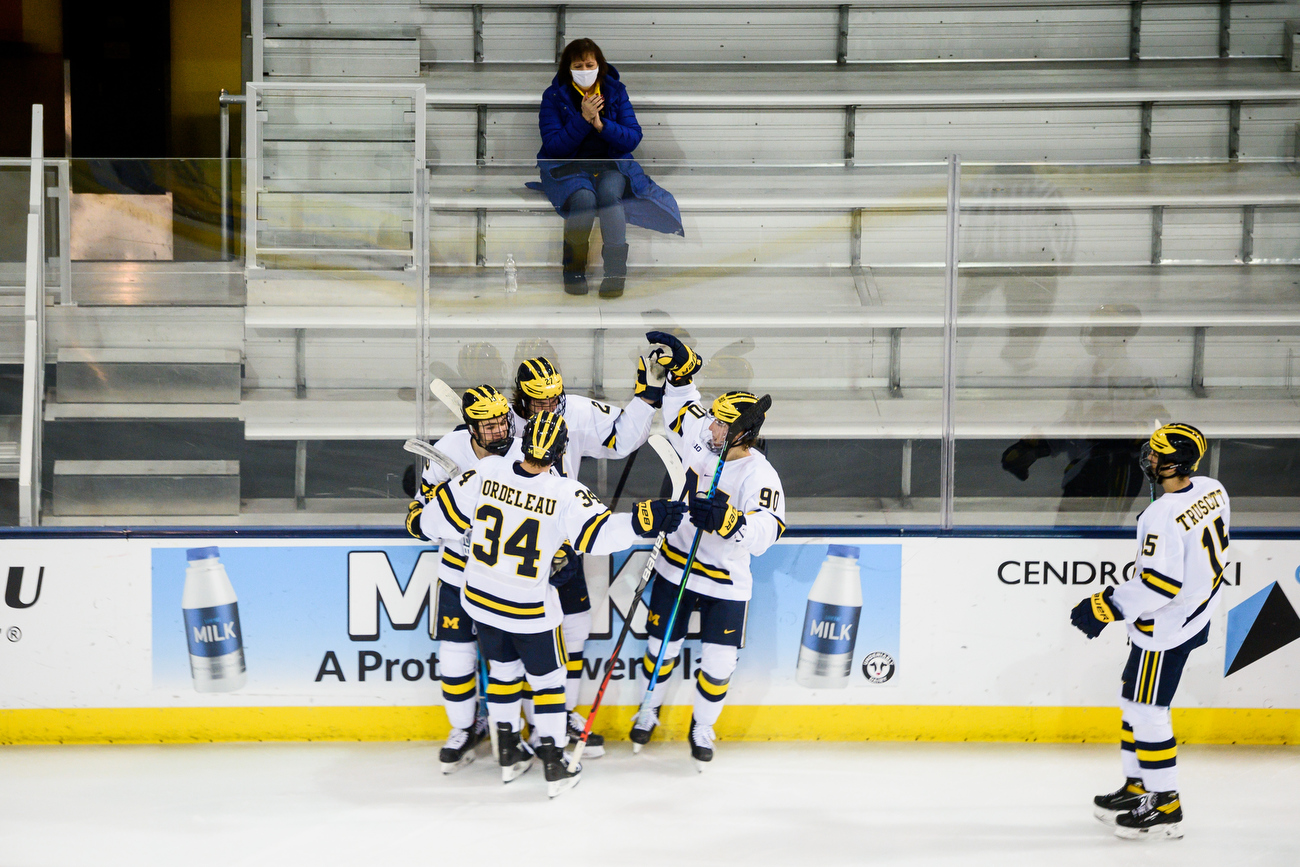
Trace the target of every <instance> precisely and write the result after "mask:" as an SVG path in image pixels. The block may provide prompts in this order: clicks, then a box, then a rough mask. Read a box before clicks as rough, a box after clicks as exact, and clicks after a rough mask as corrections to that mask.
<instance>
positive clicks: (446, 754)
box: [438, 720, 487, 774]
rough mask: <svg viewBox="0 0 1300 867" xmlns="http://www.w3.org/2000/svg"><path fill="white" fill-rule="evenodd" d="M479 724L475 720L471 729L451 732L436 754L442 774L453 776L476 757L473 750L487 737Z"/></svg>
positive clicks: (483, 727) (485, 731) (484, 728)
mask: <svg viewBox="0 0 1300 867" xmlns="http://www.w3.org/2000/svg"><path fill="white" fill-rule="evenodd" d="M481 722H482V721H481V720H475V721H474V726H473V728H468V729H452V730H451V734H449V735H448V736H447V743H445V744H443V745H442V750H441V751H439V753H438V761H439V763H441V765H442V772H443V773H444V774H454V773H456V771H459V770H460V769H461V768H463V767H465V766H466V765H468V764H469V763H470V762H472V761H474V759H475V758H477V757H478V756H477V754H476V753H475V752H474V750H475V748H476V747H478V745H479V744H480V743H482V741H483V738H485V737H487V728H486V727H485V726H482V725H480V723H481Z"/></svg>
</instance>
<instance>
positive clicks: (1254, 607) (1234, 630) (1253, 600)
mask: <svg viewBox="0 0 1300 867" xmlns="http://www.w3.org/2000/svg"><path fill="white" fill-rule="evenodd" d="M1276 586H1277V582H1276V581H1274V582H1273V583H1272V584H1270V585H1268V586H1267V587H1265V588H1264V589H1263V590H1261V591H1259V592H1258V593H1256V594H1255V595H1254V596H1251V597H1250V598H1249V599H1247V600H1246V601H1245V602H1242V603H1241V604H1240V605H1234V606H1233V607H1232V610H1230V611H1229V612H1228V643H1227V648H1226V650H1225V652H1224V654H1223V676H1224V677H1227V676H1228V669H1229V668H1231V667H1232V661H1233V660H1234V659H1236V658H1237V651H1239V650H1241V644H1242V642H1243V641H1245V640H1246V635H1247V634H1249V633H1250V627H1252V626H1254V625H1255V618H1256V617H1258V616H1259V612H1260V610H1261V609H1263V607H1264V602H1265V600H1267V599H1268V594H1269V593H1272V592H1273V588H1274V587H1276Z"/></svg>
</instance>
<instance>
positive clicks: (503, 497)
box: [412, 412, 685, 797]
mask: <svg viewBox="0 0 1300 867" xmlns="http://www.w3.org/2000/svg"><path fill="white" fill-rule="evenodd" d="M567 428H568V426H567V424H566V423H565V420H564V418H563V416H560V415H557V414H556V413H553V412H538V413H535V414H534V415H533V417H532V418H530V419H529V420H528V424H527V426H526V427H525V428H524V435H523V442H522V446H523V460H521V461H515V460H511V459H509V458H502V457H495V456H493V457H488V458H484V459H483V460H482V461H481V462H480V463H479V464H478V466H477V467H475V468H474V469H472V470H468V471H467V472H465V473H463V474H462V475H461V476H460V477H458V478H456V479H453V480H450V481H447V482H444V483H443V484H441V485H439V486H438V487H437V489H435V490H434V492H433V494H432V496H431V497H430V502H431V503H435V504H436V505H437V508H436V509H435V508H432V507H429V508H419V507H418V504H412V511H413V512H418V513H419V514H417V515H415V517H414V518H413V519H412V520H413V521H415V522H416V526H417V527H419V528H420V529H421V530H422V531H423V532H424V534H425V535H426V536H431V537H438V538H445V537H447V536H455V535H456V534H458V533H469V534H471V544H470V547H469V554H468V557H467V558H466V564H465V572H464V575H465V583H464V586H463V587H462V589H461V604H462V605H463V606H464V608H465V611H467V612H468V613H469V615H470V617H472V618H473V619H474V623H475V626H476V628H477V631H478V640H479V646H480V647H481V648H482V649H483V653H484V655H485V656H486V657H487V658H488V662H489V665H490V674H489V680H488V714H489V717H490V718H491V722H492V724H493V725H494V726H495V727H496V731H497V750H498V753H497V759H498V761H499V762H500V764H501V776H502V779H503V780H504V781H505V782H510V781H511V780H513V779H514V778H515V777H516V776H518V775H519V774H521V773H523V772H524V771H526V770H528V768H529V766H530V765H531V764H532V751H531V750H530V749H529V747H528V745H527V744H525V743H522V742H521V741H520V737H519V727H520V720H519V710H520V708H519V704H520V696H521V693H522V690H523V685H524V675H525V673H527V675H528V680H529V682H530V683H531V684H532V688H533V702H534V704H535V707H536V728H537V731H538V734H539V736H540V739H539V743H538V747H537V751H536V752H537V755H538V757H540V758H541V759H542V763H543V768H544V771H545V774H546V781H547V790H548V793H549V795H550V796H551V797H555V796H556V795H558V794H559V793H560V792H563V791H564V790H565V789H568V788H571V787H572V786H574V785H576V784H577V782H578V776H579V774H581V773H582V767H581V766H579V767H577V768H576V769H574V770H573V771H570V770H569V769H568V768H567V767H566V766H565V763H564V758H563V749H564V745H565V744H566V743H567V740H568V738H567V735H566V732H565V728H566V721H567V715H566V713H565V709H564V686H565V668H564V663H565V660H566V659H567V656H566V653H565V647H564V639H563V636H562V632H561V629H560V623H561V620H562V617H563V615H562V614H561V610H560V600H559V595H558V594H557V592H556V588H555V587H554V586H553V584H552V583H551V582H552V579H553V578H554V577H555V576H554V575H553V573H552V567H551V563H552V558H553V557H554V556H555V554H556V552H557V551H559V549H560V548H561V546H562V545H563V544H564V542H565V540H566V539H568V540H572V543H573V548H574V549H576V550H578V551H584V552H587V553H597V554H609V553H613V552H614V551H621V550H624V549H626V548H629V547H631V546H632V545H634V544H636V543H637V542H638V541H639V538H644V537H652V536H655V535H657V534H658V533H659V531H660V530H661V529H662V530H666V531H671V530H673V529H676V527H677V525H678V524H679V523H680V522H681V519H682V515H683V513H684V511H685V507H684V506H683V505H682V504H681V503H677V502H673V501H669V500H646V501H644V502H641V503H638V504H637V505H636V509H635V511H634V513H632V514H619V515H615V514H613V513H612V512H610V510H609V509H606V508H605V506H604V505H603V504H602V503H601V502H600V500H598V499H597V498H596V497H595V495H593V494H592V493H591V491H590V490H588V489H587V487H586V486H585V485H583V484H582V483H581V482H578V481H577V480H575V479H567V478H564V477H563V476H560V475H558V474H555V473H552V472H551V467H552V465H553V464H555V463H556V462H558V461H559V460H560V459H561V457H562V456H563V454H564V451H565V447H566V446H567V444H568V443H567V441H568V430H567Z"/></svg>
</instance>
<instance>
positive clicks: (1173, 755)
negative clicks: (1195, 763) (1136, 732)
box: [1136, 738, 1178, 771]
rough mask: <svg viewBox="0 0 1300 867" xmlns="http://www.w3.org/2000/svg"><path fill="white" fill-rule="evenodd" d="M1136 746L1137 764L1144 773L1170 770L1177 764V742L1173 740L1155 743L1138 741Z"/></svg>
mask: <svg viewBox="0 0 1300 867" xmlns="http://www.w3.org/2000/svg"><path fill="white" fill-rule="evenodd" d="M1136 746H1137V759H1138V764H1139V765H1141V766H1142V769H1143V770H1144V771H1145V770H1157V769H1159V768H1172V767H1173V766H1174V765H1175V763H1176V762H1177V759H1178V742H1177V741H1176V740H1174V739H1173V738H1169V740H1165V741H1158V742H1156V743H1150V742H1147V741H1138V742H1137V745H1136Z"/></svg>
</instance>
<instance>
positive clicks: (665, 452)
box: [646, 434, 686, 500]
mask: <svg viewBox="0 0 1300 867" xmlns="http://www.w3.org/2000/svg"><path fill="white" fill-rule="evenodd" d="M646 442H647V443H649V444H650V448H652V449H654V450H655V453H656V454H657V455H659V460H661V461H663V463H664V469H666V470H668V478H669V479H671V480H672V484H673V499H674V500H677V499H680V498H681V496H682V491H683V490H685V489H686V469H685V468H684V467H683V466H682V459H681V458H680V457H678V455H677V450H676V449H674V448H673V447H672V444H670V443H669V442H668V438H667V437H665V436H663V435H661V434H651V435H650V438H649V439H647V440H646Z"/></svg>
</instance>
